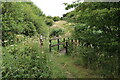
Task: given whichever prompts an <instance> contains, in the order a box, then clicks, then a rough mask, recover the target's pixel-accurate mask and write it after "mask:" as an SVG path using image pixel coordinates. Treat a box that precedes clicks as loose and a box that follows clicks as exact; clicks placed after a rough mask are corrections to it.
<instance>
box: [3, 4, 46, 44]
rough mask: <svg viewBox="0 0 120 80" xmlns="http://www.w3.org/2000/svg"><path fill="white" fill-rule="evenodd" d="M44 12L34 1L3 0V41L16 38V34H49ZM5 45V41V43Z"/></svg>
mask: <svg viewBox="0 0 120 80" xmlns="http://www.w3.org/2000/svg"><path fill="white" fill-rule="evenodd" d="M44 18H45V17H44V14H43V13H42V12H41V10H40V9H39V8H37V7H36V6H35V5H34V4H33V3H32V2H28V3H27V2H24V3H22V2H14V3H12V2H2V33H3V37H2V40H3V42H4V41H5V40H8V42H9V43H11V44H13V42H14V41H13V42H11V40H14V38H15V35H16V34H24V35H26V36H34V35H36V34H44V35H47V34H48V31H47V30H48V28H47V26H46V23H45V21H44ZM3 45H4V43H3Z"/></svg>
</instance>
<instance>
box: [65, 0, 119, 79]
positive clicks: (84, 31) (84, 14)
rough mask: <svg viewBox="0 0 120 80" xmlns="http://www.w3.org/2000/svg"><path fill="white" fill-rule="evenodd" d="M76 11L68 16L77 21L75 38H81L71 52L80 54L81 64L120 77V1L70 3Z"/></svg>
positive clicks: (68, 19)
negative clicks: (119, 13)
mask: <svg viewBox="0 0 120 80" xmlns="http://www.w3.org/2000/svg"><path fill="white" fill-rule="evenodd" d="M66 5H67V7H66V9H70V8H73V7H75V10H74V11H72V12H70V13H67V14H66V15H64V19H65V20H67V21H69V22H72V23H75V24H76V25H75V28H74V32H73V33H72V35H73V38H74V39H78V40H80V46H78V48H74V47H71V46H73V45H72V44H71V45H70V47H71V48H70V50H71V49H72V50H71V51H70V54H71V55H77V57H78V56H79V60H78V61H79V62H77V63H79V64H81V62H82V63H83V65H84V66H86V67H88V68H91V69H93V70H96V71H97V72H99V73H100V74H101V75H102V76H104V77H118V76H119V75H120V74H119V73H120V72H119V69H120V66H119V63H118V62H119V54H118V53H119V52H120V49H119V48H120V46H119V45H120V44H119V42H120V39H119V37H120V24H119V23H120V21H119V18H120V16H119V15H118V12H120V2H113V3H112V2H109V3H104V2H102V3H100V2H98V3H95V2H84V3H74V4H70V5H69V4H66Z"/></svg>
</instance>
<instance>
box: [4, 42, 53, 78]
mask: <svg viewBox="0 0 120 80" xmlns="http://www.w3.org/2000/svg"><path fill="white" fill-rule="evenodd" d="M2 55H3V64H2V76H3V78H48V77H50V76H51V75H52V72H51V67H50V64H51V62H50V60H49V58H48V57H47V56H46V53H45V52H44V51H42V50H40V49H39V45H38V41H37V42H36V41H33V40H26V41H25V42H24V43H20V44H14V45H11V46H7V47H5V48H3V54H2Z"/></svg>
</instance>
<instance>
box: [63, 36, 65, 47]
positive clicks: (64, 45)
mask: <svg viewBox="0 0 120 80" xmlns="http://www.w3.org/2000/svg"><path fill="white" fill-rule="evenodd" d="M63 42H65V38H63ZM63 48H65V44H63Z"/></svg>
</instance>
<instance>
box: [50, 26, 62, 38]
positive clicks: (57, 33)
mask: <svg viewBox="0 0 120 80" xmlns="http://www.w3.org/2000/svg"><path fill="white" fill-rule="evenodd" d="M63 33H64V30H63V29H61V28H59V29H53V30H52V31H51V33H50V36H52V37H54V36H56V37H59V36H60V35H62V34H63Z"/></svg>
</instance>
